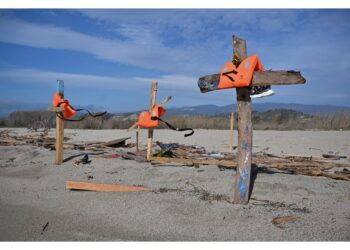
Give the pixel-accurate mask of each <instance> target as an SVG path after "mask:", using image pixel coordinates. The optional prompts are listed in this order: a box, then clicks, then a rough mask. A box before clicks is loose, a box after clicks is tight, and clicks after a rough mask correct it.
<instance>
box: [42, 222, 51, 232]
mask: <svg viewBox="0 0 350 250" xmlns="http://www.w3.org/2000/svg"><path fill="white" fill-rule="evenodd" d="M48 226H49V222H46V223H45V225H44V226H43V227H42V229H41V234H43V233H44V231H45V230H46V228H47V227H48Z"/></svg>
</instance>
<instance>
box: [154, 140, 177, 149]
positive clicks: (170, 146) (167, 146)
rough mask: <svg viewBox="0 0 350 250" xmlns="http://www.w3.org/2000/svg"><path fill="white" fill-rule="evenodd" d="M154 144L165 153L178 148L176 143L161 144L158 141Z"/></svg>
mask: <svg viewBox="0 0 350 250" xmlns="http://www.w3.org/2000/svg"><path fill="white" fill-rule="evenodd" d="M156 144H157V145H158V146H159V147H160V148H161V149H162V150H165V151H170V150H174V149H177V148H179V144H178V143H161V142H159V141H157V142H156Z"/></svg>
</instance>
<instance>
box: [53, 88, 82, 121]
mask: <svg viewBox="0 0 350 250" xmlns="http://www.w3.org/2000/svg"><path fill="white" fill-rule="evenodd" d="M52 105H53V106H54V107H61V108H64V111H63V117H64V118H65V119H68V118H70V117H72V116H73V115H75V114H76V113H77V111H75V110H74V109H73V108H72V106H71V105H70V103H69V101H68V100H65V99H63V98H62V97H61V96H60V95H59V94H58V93H55V94H54V95H53V101H52Z"/></svg>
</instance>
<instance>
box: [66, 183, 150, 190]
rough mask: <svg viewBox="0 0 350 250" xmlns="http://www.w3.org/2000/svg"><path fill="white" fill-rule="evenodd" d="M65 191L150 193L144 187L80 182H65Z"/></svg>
mask: <svg viewBox="0 0 350 250" xmlns="http://www.w3.org/2000/svg"><path fill="white" fill-rule="evenodd" d="M66 189H69V190H86V191H97V192H139V191H151V190H150V189H149V188H146V187H136V186H126V185H114V184H103V183H91V182H82V181H66Z"/></svg>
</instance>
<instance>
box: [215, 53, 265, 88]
mask: <svg viewBox="0 0 350 250" xmlns="http://www.w3.org/2000/svg"><path fill="white" fill-rule="evenodd" d="M262 70H264V67H263V65H262V63H261V62H260V60H259V57H258V55H256V54H254V55H252V56H250V57H247V58H246V59H244V60H243V61H242V62H241V63H240V64H239V66H238V67H236V66H235V65H234V64H233V62H232V61H229V62H226V63H225V64H224V66H222V67H221V70H220V81H219V85H218V87H217V89H228V88H239V87H248V86H250V84H251V81H252V78H253V74H254V71H262Z"/></svg>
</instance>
